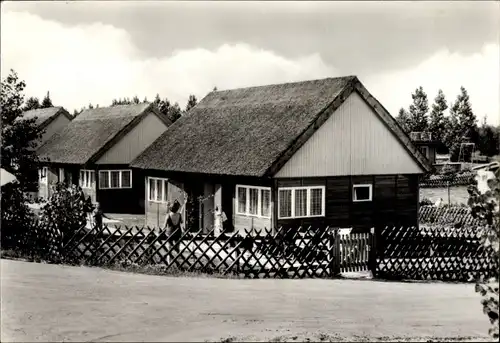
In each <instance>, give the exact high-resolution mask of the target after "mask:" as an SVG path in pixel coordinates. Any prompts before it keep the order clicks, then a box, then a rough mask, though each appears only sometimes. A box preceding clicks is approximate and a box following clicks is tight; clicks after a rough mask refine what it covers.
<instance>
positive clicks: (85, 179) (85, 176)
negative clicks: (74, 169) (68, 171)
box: [80, 169, 95, 188]
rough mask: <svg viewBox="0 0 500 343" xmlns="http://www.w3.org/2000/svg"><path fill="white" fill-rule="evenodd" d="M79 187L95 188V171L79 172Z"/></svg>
mask: <svg viewBox="0 0 500 343" xmlns="http://www.w3.org/2000/svg"><path fill="white" fill-rule="evenodd" d="M80 187H82V188H94V187H95V171H93V170H85V169H82V170H80Z"/></svg>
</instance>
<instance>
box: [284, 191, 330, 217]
mask: <svg viewBox="0 0 500 343" xmlns="http://www.w3.org/2000/svg"><path fill="white" fill-rule="evenodd" d="M278 208H279V210H278V217H279V218H280V219H284V218H305V217H321V216H324V215H325V187H324V186H313V187H286V188H279V189H278Z"/></svg>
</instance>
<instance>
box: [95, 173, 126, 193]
mask: <svg viewBox="0 0 500 343" xmlns="http://www.w3.org/2000/svg"><path fill="white" fill-rule="evenodd" d="M131 180H132V171H131V170H100V171H99V188H100V189H114V188H132V183H131Z"/></svg>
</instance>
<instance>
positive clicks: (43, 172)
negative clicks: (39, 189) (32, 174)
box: [38, 167, 47, 184]
mask: <svg viewBox="0 0 500 343" xmlns="http://www.w3.org/2000/svg"><path fill="white" fill-rule="evenodd" d="M38 179H39V181H40V183H43V184H47V167H42V168H40V169H38Z"/></svg>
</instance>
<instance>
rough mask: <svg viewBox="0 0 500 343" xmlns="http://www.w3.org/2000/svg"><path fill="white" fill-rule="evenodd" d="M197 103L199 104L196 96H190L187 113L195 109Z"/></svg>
mask: <svg viewBox="0 0 500 343" xmlns="http://www.w3.org/2000/svg"><path fill="white" fill-rule="evenodd" d="M197 103H198V99H196V96H194V95H190V96H189V99H188V102H187V104H186V109H185V110H184V111H185V112H187V111H189V110H190V109H192V108H193V107H195V106H196V104H197Z"/></svg>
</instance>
